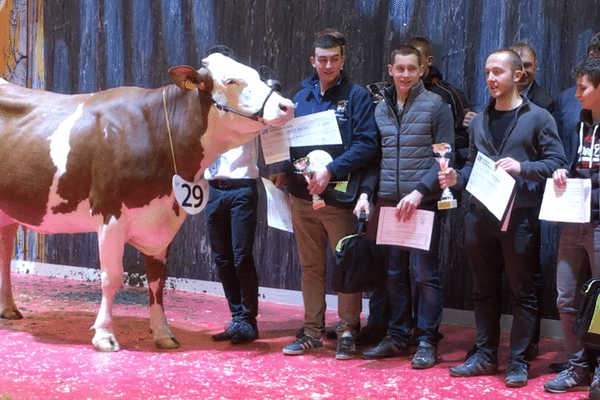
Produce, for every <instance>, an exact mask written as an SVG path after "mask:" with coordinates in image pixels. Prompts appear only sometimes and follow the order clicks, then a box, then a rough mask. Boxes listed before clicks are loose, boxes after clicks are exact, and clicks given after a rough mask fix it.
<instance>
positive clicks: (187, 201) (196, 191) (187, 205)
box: [173, 175, 208, 215]
mask: <svg viewBox="0 0 600 400" xmlns="http://www.w3.org/2000/svg"><path fill="white" fill-rule="evenodd" d="M173 192H174V193H175V199H176V200H177V203H179V205H180V206H181V208H183V209H184V210H185V212H187V213H188V214H191V215H194V214H198V213H199V212H200V211H202V210H204V207H206V203H207V202H208V181H207V180H206V179H204V178H200V179H199V180H198V181H197V182H194V183H192V182H188V181H186V180H185V179H183V178H182V177H180V176H179V175H173Z"/></svg>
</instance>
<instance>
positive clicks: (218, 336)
mask: <svg viewBox="0 0 600 400" xmlns="http://www.w3.org/2000/svg"><path fill="white" fill-rule="evenodd" d="M239 326H240V321H237V320H233V321H231V322H230V323H229V325H227V327H226V328H225V330H224V331H223V332H219V333H215V334H214V335H212V336H211V337H210V338H211V339H212V340H213V342H225V341H227V340H231V339H232V338H233V335H234V333H235V332H236V331H237V330H238V328H239Z"/></svg>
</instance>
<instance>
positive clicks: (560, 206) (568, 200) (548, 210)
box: [539, 179, 592, 223]
mask: <svg viewBox="0 0 600 400" xmlns="http://www.w3.org/2000/svg"><path fill="white" fill-rule="evenodd" d="M591 198H592V181H591V180H590V179H567V186H566V187H564V188H558V187H556V185H554V180H553V179H547V180H546V188H545V190H544V197H543V198H542V207H541V209H540V217H539V218H540V219H543V220H546V221H557V222H576V223H586V222H590V214H591V209H592V207H591Z"/></svg>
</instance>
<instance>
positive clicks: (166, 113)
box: [162, 89, 177, 175]
mask: <svg viewBox="0 0 600 400" xmlns="http://www.w3.org/2000/svg"><path fill="white" fill-rule="evenodd" d="M162 98H163V107H164V108H165V118H166V120H167V132H169V143H170V144H171V156H172V157H173V168H175V175H177V164H176V163H175V150H173V137H172V136H171V124H170V123H169V113H168V112H167V99H166V98H165V89H163V92H162Z"/></svg>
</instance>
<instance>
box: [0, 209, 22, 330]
mask: <svg viewBox="0 0 600 400" xmlns="http://www.w3.org/2000/svg"><path fill="white" fill-rule="evenodd" d="M3 217H4V216H2V217H0V222H6V221H3V219H4V218H7V217H4V218H3ZM18 227H19V226H18V225H17V224H16V223H9V224H8V225H4V226H2V227H1V228H0V318H4V319H21V318H23V315H22V314H21V313H20V312H19V310H18V309H17V305H16V304H15V300H14V298H13V294H12V284H11V282H10V261H11V259H12V253H13V246H14V244H15V236H16V234H17V228H18Z"/></svg>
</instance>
